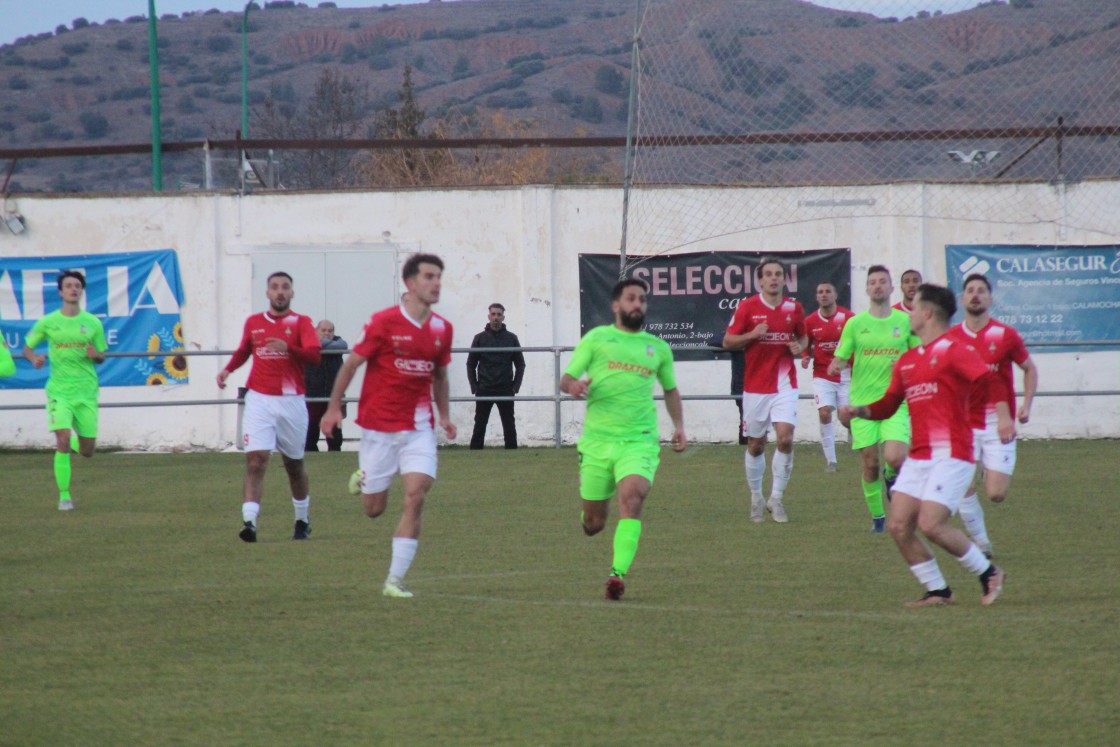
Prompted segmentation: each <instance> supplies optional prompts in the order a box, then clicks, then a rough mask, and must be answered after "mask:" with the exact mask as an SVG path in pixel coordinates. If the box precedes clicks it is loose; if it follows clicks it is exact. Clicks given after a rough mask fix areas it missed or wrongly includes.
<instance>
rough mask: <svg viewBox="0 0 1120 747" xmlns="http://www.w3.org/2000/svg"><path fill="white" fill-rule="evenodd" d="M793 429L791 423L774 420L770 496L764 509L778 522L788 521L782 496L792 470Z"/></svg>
mask: <svg viewBox="0 0 1120 747" xmlns="http://www.w3.org/2000/svg"><path fill="white" fill-rule="evenodd" d="M793 429H794V424H793V423H789V422H783V421H778V420H775V421H774V441H775V447H774V456H773V457H772V458H771V460H770V473H771V484H770V498H769V499H768V500H767V501H766V510H767V511H769V512H770V515H771V516H772V517H774V521H776V522H778V523H779V524H785V523H786V522H788V521H789V516H787V515H786V508H785V504H784V503H783V502H782V497H783V496H784V495H785V491H786V486H787V485H789V478H790V474H791V473H792V472H793Z"/></svg>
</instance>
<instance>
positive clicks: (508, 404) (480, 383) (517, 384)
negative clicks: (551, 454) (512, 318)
mask: <svg viewBox="0 0 1120 747" xmlns="http://www.w3.org/2000/svg"><path fill="white" fill-rule="evenodd" d="M489 311H490V313H489V321H488V322H487V324H486V326H485V327H484V328H483V330H482V331H481V332H479V333H478V334H477V335H475V336H474V340H472V341H471V348H474V350H472V351H471V353H470V354H469V355H468V356H467V381H468V382H470V385H471V394H473V395H475V396H478V397H512V396H513V395H515V394H517V393H518V392H519V391H520V390H521V379H522V378H523V377H524V376H525V356H524V355H522V354H521V352H520V351H517V352H514V351H512V350H507V351H494V352H492V353H482V352H479V351H478V350H477V348H519V347H521V342H520V341H519V340H518V339H517V335H515V334H513V333H512V332H510V331H509V330H507V329H506V325H505V320H506V307H505V306H502V305H501V304H500V303H492V304H490V310H489ZM495 404H496V405H497V406H498V415H499V416H500V417H501V419H502V433H503V434H504V435H505V439H506V448H507V449H516V448H517V425H516V424H515V423H514V420H513V402H512V401H505V402H494V401H493V400H480V401H479V402H476V403H475V410H474V433H473V434H472V435H471V448H472V449H481V448H482V443H483V440H484V439H485V438H486V424H487V423H488V422H489V421H490V408H491V407H492V406H493V405H495Z"/></svg>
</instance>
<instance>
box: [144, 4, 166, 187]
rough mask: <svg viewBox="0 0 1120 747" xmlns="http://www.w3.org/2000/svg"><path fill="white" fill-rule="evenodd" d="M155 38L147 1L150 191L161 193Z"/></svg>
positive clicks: (153, 10)
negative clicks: (149, 84) (150, 99)
mask: <svg viewBox="0 0 1120 747" xmlns="http://www.w3.org/2000/svg"><path fill="white" fill-rule="evenodd" d="M157 42H158V39H157V38H156V0H148V68H149V69H148V75H149V76H151V79H152V189H153V190H155V191H156V192H162V191H163V138H162V137H161V136H160V125H159V119H160V114H159V45H158V44H157Z"/></svg>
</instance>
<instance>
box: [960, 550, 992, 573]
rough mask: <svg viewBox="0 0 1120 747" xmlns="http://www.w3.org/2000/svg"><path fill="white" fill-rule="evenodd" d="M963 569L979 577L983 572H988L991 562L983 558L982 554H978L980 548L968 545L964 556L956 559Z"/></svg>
mask: <svg viewBox="0 0 1120 747" xmlns="http://www.w3.org/2000/svg"><path fill="white" fill-rule="evenodd" d="M957 560H958V561H960V564H961V565H963V566H964V569H965V570H966V571H968V572H969V573H975V574H976V575H977V576H979V575H980V574H981V573H983V572H984V571H986V570H988V566H990V565H991V564H992V561H990V560H988V559H987V558H985V557H984V553H982V552H980V548H979V547H977V546H976V545H974V544H970V545H969V546H968V549H967V550H966V551H965V553H964V555H962V556H960V557H959V558H957Z"/></svg>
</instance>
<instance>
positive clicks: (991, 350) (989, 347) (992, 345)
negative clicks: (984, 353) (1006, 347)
mask: <svg viewBox="0 0 1120 747" xmlns="http://www.w3.org/2000/svg"><path fill="white" fill-rule="evenodd" d="M988 352H989V353H994V352H996V344H995V343H994V342H993V343H992V344H991V345H989V346H988Z"/></svg>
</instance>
